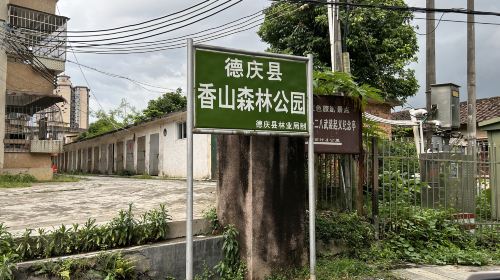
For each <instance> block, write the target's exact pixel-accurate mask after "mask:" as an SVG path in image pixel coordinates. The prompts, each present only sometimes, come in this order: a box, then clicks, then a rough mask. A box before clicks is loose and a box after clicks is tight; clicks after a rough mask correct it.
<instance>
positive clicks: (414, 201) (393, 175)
mask: <svg viewBox="0 0 500 280" xmlns="http://www.w3.org/2000/svg"><path fill="white" fill-rule="evenodd" d="M379 184H380V190H379V201H380V202H379V205H380V215H381V216H382V217H389V216H390V215H389V213H390V211H395V212H397V213H398V215H399V214H402V215H404V213H411V212H412V211H413V210H415V208H414V207H413V206H415V205H420V203H421V199H422V195H421V194H422V190H423V189H426V188H430V187H429V185H428V184H427V183H424V182H421V181H420V178H417V177H414V176H410V174H408V173H407V172H401V171H399V170H397V171H384V173H383V174H380V175H379Z"/></svg>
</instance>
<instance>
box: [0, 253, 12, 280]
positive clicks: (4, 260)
mask: <svg viewBox="0 0 500 280" xmlns="http://www.w3.org/2000/svg"><path fill="white" fill-rule="evenodd" d="M15 259H16V257H15V256H14V255H11V254H6V255H3V254H0V279H4V280H13V279H14V270H15V269H16V264H15Z"/></svg>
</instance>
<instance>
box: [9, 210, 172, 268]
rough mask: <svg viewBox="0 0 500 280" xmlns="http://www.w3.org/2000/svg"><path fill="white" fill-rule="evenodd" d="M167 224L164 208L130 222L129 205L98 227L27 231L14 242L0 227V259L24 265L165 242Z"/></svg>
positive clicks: (131, 219) (131, 217)
mask: <svg viewBox="0 0 500 280" xmlns="http://www.w3.org/2000/svg"><path fill="white" fill-rule="evenodd" d="M170 220H171V217H170V215H169V214H168V212H167V210H166V208H165V206H164V205H160V208H158V209H153V210H150V211H147V212H146V213H144V214H143V215H142V216H141V218H140V219H135V218H134V215H133V212H132V205H130V206H129V209H128V210H127V211H125V210H121V211H120V212H119V214H118V216H117V217H115V218H114V219H113V220H112V221H111V222H109V223H107V224H105V225H102V226H98V225H96V224H95V220H93V219H89V220H88V221H87V222H86V223H85V224H84V225H83V227H80V225H78V224H74V225H73V226H71V227H67V226H65V225H61V226H60V227H58V228H56V229H54V230H53V231H52V232H46V231H45V230H43V229H39V230H38V231H37V235H33V230H31V229H27V230H26V231H25V232H24V234H23V235H22V236H21V237H20V238H18V239H15V240H14V239H13V238H12V236H11V235H10V233H8V232H7V229H6V228H5V227H4V226H3V225H2V224H0V255H7V254H12V255H13V256H18V257H17V258H16V260H18V261H25V260H33V259H41V258H49V257H57V256H63V255H70V254H78V253H86V252H91V251H98V250H106V249H112V248H119V247H124V246H131V245H141V244H145V243H149V242H157V241H162V240H166V239H167V236H168V222H169V221H170Z"/></svg>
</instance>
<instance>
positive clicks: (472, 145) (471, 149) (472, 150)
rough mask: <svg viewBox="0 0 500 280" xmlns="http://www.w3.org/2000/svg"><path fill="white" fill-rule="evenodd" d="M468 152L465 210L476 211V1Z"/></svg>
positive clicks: (470, 27)
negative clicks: (468, 163) (469, 160)
mask: <svg viewBox="0 0 500 280" xmlns="http://www.w3.org/2000/svg"><path fill="white" fill-rule="evenodd" d="M467 10H468V11H469V14H468V15H467V145H468V148H467V151H468V154H469V156H470V157H471V159H472V164H471V166H470V169H471V170H470V176H469V178H470V179H471V182H470V183H467V184H466V186H468V188H466V190H464V192H466V193H467V194H466V197H468V198H470V199H467V200H466V201H465V203H466V205H464V206H465V209H466V210H467V211H471V213H473V212H472V211H474V209H475V208H476V206H475V199H474V197H475V191H476V179H477V176H476V174H477V162H476V159H477V146H476V125H477V123H476V30H475V26H474V18H475V17H474V14H473V13H472V11H474V0H467Z"/></svg>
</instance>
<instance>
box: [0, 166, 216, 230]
mask: <svg viewBox="0 0 500 280" xmlns="http://www.w3.org/2000/svg"><path fill="white" fill-rule="evenodd" d="M194 189H195V195H194V200H195V206H194V216H195V218H197V217H201V216H202V212H203V211H204V210H206V209H208V208H210V207H212V206H214V205H215V196H216V195H215V191H216V183H214V182H195V185H194ZM185 200H186V183H185V181H177V180H153V179H150V180H139V179H128V178H118V177H100V176H99V177H83V179H82V180H81V181H80V182H76V183H49V184H35V185H34V186H33V187H31V188H19V189H0V222H4V223H5V225H6V226H8V227H9V228H10V230H11V231H13V232H17V231H19V230H24V229H25V228H39V227H44V228H51V227H52V226H58V225H61V224H66V225H71V224H72V223H84V222H85V221H86V220H87V219H88V218H95V219H96V220H97V222H98V223H101V222H106V221H109V220H110V219H112V218H113V217H114V216H116V214H117V212H118V211H119V210H120V209H127V208H128V204H129V203H133V204H134V210H135V213H137V215H139V214H141V213H144V212H145V211H147V210H149V209H152V208H156V207H158V206H159V205H160V204H162V203H163V204H166V206H167V209H168V210H169V213H170V214H171V215H172V217H173V220H174V221H178V220H184V219H185V217H186V215H185Z"/></svg>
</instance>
